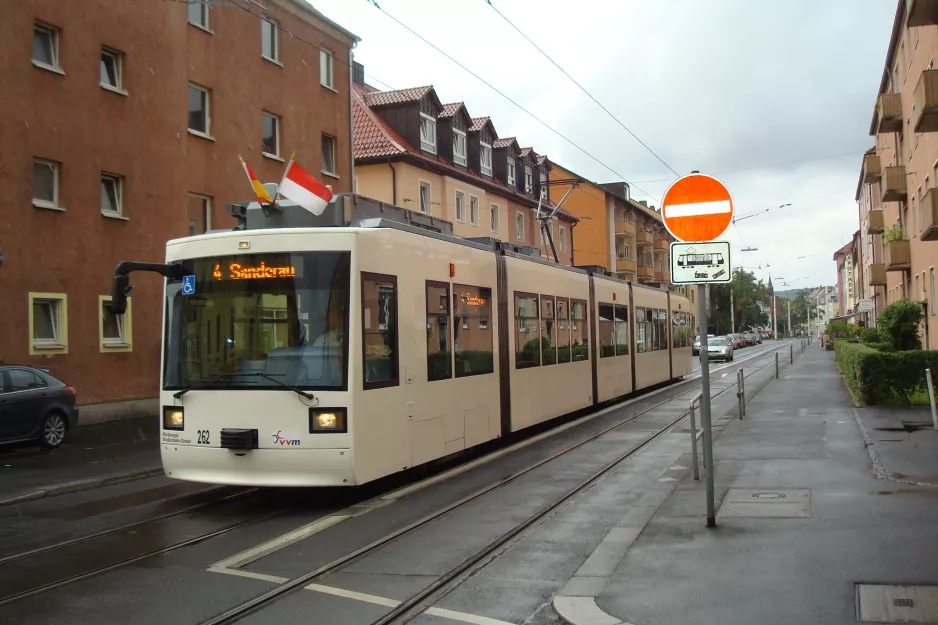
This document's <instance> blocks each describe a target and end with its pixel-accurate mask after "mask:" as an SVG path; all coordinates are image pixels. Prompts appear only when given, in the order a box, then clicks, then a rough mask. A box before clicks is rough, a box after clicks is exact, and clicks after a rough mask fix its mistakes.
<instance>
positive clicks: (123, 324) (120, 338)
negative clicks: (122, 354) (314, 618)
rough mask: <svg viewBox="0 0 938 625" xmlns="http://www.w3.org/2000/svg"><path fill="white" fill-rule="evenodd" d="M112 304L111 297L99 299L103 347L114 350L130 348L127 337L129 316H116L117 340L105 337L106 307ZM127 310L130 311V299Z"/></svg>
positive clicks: (100, 336) (99, 324)
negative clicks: (116, 348)
mask: <svg viewBox="0 0 938 625" xmlns="http://www.w3.org/2000/svg"><path fill="white" fill-rule="evenodd" d="M110 302H111V298H110V297H109V296H101V297H99V299H98V315H99V317H98V336H99V338H100V340H101V347H102V348H104V349H109V348H110V349H113V348H115V347H130V341H129V340H128V337H127V314H126V313H124V314H123V315H114V317H115V318H116V320H117V338H114V337H106V336H104V315H105V311H104V307H105V306H107V305H108V304H109V303H110ZM127 308H128V310H129V309H130V298H129V297H128V298H127Z"/></svg>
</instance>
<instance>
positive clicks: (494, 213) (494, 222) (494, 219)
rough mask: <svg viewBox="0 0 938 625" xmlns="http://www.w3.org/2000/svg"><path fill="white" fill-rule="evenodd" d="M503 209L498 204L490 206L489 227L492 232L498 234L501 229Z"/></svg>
mask: <svg viewBox="0 0 938 625" xmlns="http://www.w3.org/2000/svg"><path fill="white" fill-rule="evenodd" d="M500 210H501V209H500V208H499V207H498V204H490V205H489V227H491V229H492V232H498V227H499V225H500V224H499V223H498V222H499V215H498V213H499V211H500Z"/></svg>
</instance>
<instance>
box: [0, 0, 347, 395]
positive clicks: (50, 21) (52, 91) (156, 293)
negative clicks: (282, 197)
mask: <svg viewBox="0 0 938 625" xmlns="http://www.w3.org/2000/svg"><path fill="white" fill-rule="evenodd" d="M356 41H357V38H356V37H355V35H353V34H352V33H350V32H348V31H347V30H345V29H343V28H342V27H341V26H339V25H337V24H335V23H333V22H331V21H329V20H328V19H327V18H325V17H324V16H323V15H322V14H320V13H318V12H317V11H316V10H315V9H313V8H312V6H311V5H309V4H308V3H306V2H305V1H304V0H259V2H258V3H245V5H244V7H238V6H235V5H232V4H225V3H215V4H211V5H209V4H186V3H183V2H178V1H172V0H81V2H78V1H70V2H63V1H61V0H22V1H20V2H13V3H8V6H5V8H4V19H3V20H2V21H0V58H2V59H3V64H4V67H3V74H2V76H3V98H0V120H2V121H0V130H2V136H3V141H2V142H0V185H2V187H3V189H4V193H3V194H2V195H0V251H2V254H3V257H4V263H3V265H2V267H0V320H2V321H0V362H6V363H22V364H31V365H38V366H43V367H48V368H50V369H51V371H52V373H53V375H57V376H59V377H61V378H62V379H64V380H66V381H67V382H68V383H69V384H72V385H74V386H75V387H76V388H77V389H78V397H79V401H80V403H83V404H88V403H100V402H120V403H109V404H107V406H108V407H110V408H111V409H114V408H120V407H121V406H124V407H126V408H130V407H131V406H138V407H139V404H132V403H126V404H125V403H123V402H124V401H126V400H140V399H146V398H153V397H156V394H157V390H158V380H159V363H160V335H161V327H160V324H161V318H162V306H161V298H162V289H161V284H162V282H161V280H160V279H159V278H158V277H156V276H152V275H150V276H148V275H145V274H142V275H140V276H138V277H135V279H134V283H135V285H136V288H135V290H134V292H133V296H132V298H131V305H130V307H129V308H128V311H127V314H126V315H124V316H123V317H122V318H114V317H113V316H112V315H110V313H109V312H108V311H107V310H106V309H105V307H104V304H105V303H106V302H107V301H108V292H109V284H110V278H111V276H112V275H113V270H114V267H115V265H116V264H117V263H118V262H119V261H121V260H131V259H132V260H143V261H161V260H162V259H163V257H164V249H165V243H166V241H167V240H168V239H172V238H175V237H180V236H186V235H189V234H195V233H201V232H204V231H206V230H209V229H224V228H228V227H230V226H231V225H234V223H235V222H234V220H233V219H232V218H231V217H230V216H229V215H228V214H227V211H226V205H227V204H228V203H230V202H235V201H243V200H245V199H250V198H251V189H250V186H248V184H247V181H246V179H245V176H244V172H243V171H242V169H241V166H240V164H239V162H238V155H239V154H240V155H242V156H243V157H244V158H245V160H246V161H247V162H248V163H249V164H250V165H251V166H252V167H253V168H254V170H255V172H256V173H257V175H258V177H259V178H260V179H261V180H263V181H276V180H279V179H280V176H281V175H282V173H283V169H284V167H285V159H288V158H289V156H290V154H291V152H293V151H295V152H296V160H297V162H299V163H300V164H301V165H303V166H304V167H305V168H306V169H307V170H309V171H314V172H317V171H319V170H320V164H321V170H322V172H323V175H322V179H323V180H324V181H325V182H326V183H327V184H331V185H332V187H333V189H334V190H335V191H336V192H347V191H350V190H351V188H352V179H353V171H352V169H353V168H352V161H351V136H352V126H351V91H350V80H351V76H350V66H351V49H352V47H354V43H355V42H356Z"/></svg>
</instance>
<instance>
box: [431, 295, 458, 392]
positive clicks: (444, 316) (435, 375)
mask: <svg viewBox="0 0 938 625" xmlns="http://www.w3.org/2000/svg"><path fill="white" fill-rule="evenodd" d="M449 303H450V299H449V285H448V284H446V283H445V282H431V281H429V280H428V281H427V381H428V382H433V381H435V380H447V379H449V378H451V377H453V367H452V359H453V352H452V349H451V348H450V340H449V328H450V325H451V323H450V320H451V311H450V305H449Z"/></svg>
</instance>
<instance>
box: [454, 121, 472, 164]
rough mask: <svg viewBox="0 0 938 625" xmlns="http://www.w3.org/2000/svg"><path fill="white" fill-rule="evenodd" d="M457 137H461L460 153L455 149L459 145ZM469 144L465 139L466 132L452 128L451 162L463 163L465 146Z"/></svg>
mask: <svg viewBox="0 0 938 625" xmlns="http://www.w3.org/2000/svg"><path fill="white" fill-rule="evenodd" d="M457 137H459V138H461V139H462V153H460V152H457V151H456V146H457V145H459V143H460V142H459V140H458V139H457ZM468 145H469V144H468V143H467V141H466V133H464V132H463V131H462V130H457V129H455V128H453V162H454V163H457V164H459V165H465V164H466V163H467V154H468V149H467V146H468Z"/></svg>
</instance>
